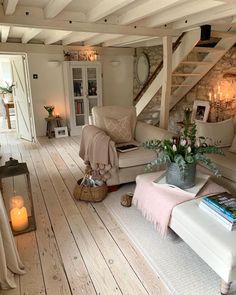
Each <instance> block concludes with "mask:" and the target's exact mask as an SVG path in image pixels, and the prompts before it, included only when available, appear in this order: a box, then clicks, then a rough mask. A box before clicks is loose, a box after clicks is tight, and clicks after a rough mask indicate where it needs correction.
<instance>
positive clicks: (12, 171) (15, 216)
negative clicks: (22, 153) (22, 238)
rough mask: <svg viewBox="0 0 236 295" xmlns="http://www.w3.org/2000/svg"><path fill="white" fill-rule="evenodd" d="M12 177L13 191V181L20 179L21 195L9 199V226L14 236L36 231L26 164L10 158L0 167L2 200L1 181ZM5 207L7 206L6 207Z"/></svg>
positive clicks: (0, 182)
mask: <svg viewBox="0 0 236 295" xmlns="http://www.w3.org/2000/svg"><path fill="white" fill-rule="evenodd" d="M7 177H12V179H13V190H15V187H14V179H16V178H17V177H21V178H20V187H21V188H22V189H23V192H24V193H23V194H22V195H16V194H14V195H13V196H12V197H11V198H10V207H9V217H10V225H11V228H12V232H13V234H14V235H19V234H22V233H26V232H30V231H32V230H35V229H36V223H35V215H34V205H33V198H32V191H31V183H30V175H29V170H28V167H27V165H26V163H19V162H18V161H17V160H15V159H13V158H10V159H9V161H7V162H6V163H5V165H4V166H1V167H0V185H1V191H2V195H3V199H4V190H3V187H2V179H4V178H7ZM6 207H7V206H6Z"/></svg>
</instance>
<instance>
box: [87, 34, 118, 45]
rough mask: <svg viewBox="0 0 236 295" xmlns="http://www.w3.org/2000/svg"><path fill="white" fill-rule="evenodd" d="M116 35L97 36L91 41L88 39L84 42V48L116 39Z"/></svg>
mask: <svg viewBox="0 0 236 295" xmlns="http://www.w3.org/2000/svg"><path fill="white" fill-rule="evenodd" d="M118 36H122V35H118ZM116 38H117V35H114V34H99V35H97V36H95V37H93V38H91V39H88V40H86V41H85V42H84V45H85V46H93V45H97V44H100V43H103V42H106V41H107V40H110V39H112V40H113V39H116Z"/></svg>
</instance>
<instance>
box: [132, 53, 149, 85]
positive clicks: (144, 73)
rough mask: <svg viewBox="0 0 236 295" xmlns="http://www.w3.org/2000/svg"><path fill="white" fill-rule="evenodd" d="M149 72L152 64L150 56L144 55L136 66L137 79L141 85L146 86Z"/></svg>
mask: <svg viewBox="0 0 236 295" xmlns="http://www.w3.org/2000/svg"><path fill="white" fill-rule="evenodd" d="M149 72H150V64H149V59H148V56H147V55H146V54H145V53H142V54H140V55H139V56H138V57H137V60H136V64H135V73H136V78H137V80H138V82H139V83H140V84H144V83H145V82H146V81H147V78H148V76H149Z"/></svg>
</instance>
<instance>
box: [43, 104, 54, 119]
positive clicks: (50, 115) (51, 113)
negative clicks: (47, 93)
mask: <svg viewBox="0 0 236 295" xmlns="http://www.w3.org/2000/svg"><path fill="white" fill-rule="evenodd" d="M44 108H45V110H46V111H47V112H48V117H52V116H53V111H54V109H55V107H54V106H44Z"/></svg>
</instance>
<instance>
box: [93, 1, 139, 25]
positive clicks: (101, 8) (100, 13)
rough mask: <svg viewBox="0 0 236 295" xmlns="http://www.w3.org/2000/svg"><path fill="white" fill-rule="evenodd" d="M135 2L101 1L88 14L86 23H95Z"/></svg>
mask: <svg viewBox="0 0 236 295" xmlns="http://www.w3.org/2000/svg"><path fill="white" fill-rule="evenodd" d="M134 1H135V0H112V1H111V0H102V1H101V2H100V3H98V5H96V6H95V7H94V8H93V9H92V10H90V12H89V13H88V21H89V22H95V21H97V20H99V19H101V18H103V17H105V16H106V15H109V14H111V13H113V12H115V11H116V10H118V9H120V8H122V7H124V6H126V5H128V4H130V3H132V2H134Z"/></svg>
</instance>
